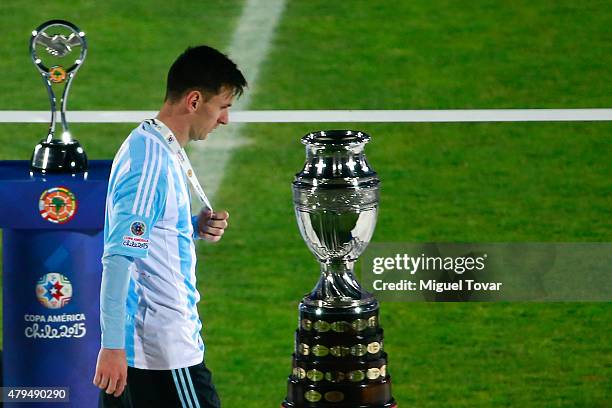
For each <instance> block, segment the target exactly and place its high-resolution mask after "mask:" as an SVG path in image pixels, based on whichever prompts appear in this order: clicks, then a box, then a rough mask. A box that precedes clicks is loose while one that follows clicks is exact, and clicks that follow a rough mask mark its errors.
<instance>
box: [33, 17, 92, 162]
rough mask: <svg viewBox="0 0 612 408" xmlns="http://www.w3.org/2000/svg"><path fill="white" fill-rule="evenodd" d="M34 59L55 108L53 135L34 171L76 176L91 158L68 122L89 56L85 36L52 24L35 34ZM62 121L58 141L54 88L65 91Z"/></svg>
mask: <svg viewBox="0 0 612 408" xmlns="http://www.w3.org/2000/svg"><path fill="white" fill-rule="evenodd" d="M30 55H31V57H32V61H33V62H34V65H35V66H36V69H38V72H39V73H40V75H41V77H42V80H43V83H44V84H45V87H46V88H47V93H48V95H49V102H50V104H51V123H50V124H49V133H48V135H47V137H46V138H45V139H42V140H41V141H40V143H39V144H38V145H36V147H35V148H34V152H33V154H32V163H31V168H32V170H36V171H40V172H43V173H46V172H68V173H76V172H83V171H86V170H87V155H86V154H85V151H84V150H83V148H82V147H81V145H80V144H79V142H78V141H77V140H76V139H73V138H72V135H71V134H70V130H69V129H68V123H67V122H66V103H67V101H68V92H69V91H70V85H71V83H72V80H73V79H74V76H75V75H76V72H77V71H78V70H79V68H80V67H81V65H83V61H85V56H86V55H87V40H86V39H85V33H84V32H83V31H81V30H79V28H78V27H77V26H75V25H74V24H72V23H70V22H68V21H64V20H50V21H47V22H45V23H43V24H41V25H40V26H39V27H38V28H36V29H35V30H34V31H32V36H31V38H30ZM62 86H63V90H62V93H61V95H62V96H61V102H60V109H59V112H60V119H61V122H62V134H61V135H60V137H57V136H56V134H55V124H56V122H57V111H58V109H57V98H56V93H55V91H54V87H55V88H58V87H62Z"/></svg>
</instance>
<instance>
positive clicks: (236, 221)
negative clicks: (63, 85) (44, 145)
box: [0, 0, 612, 408]
mask: <svg viewBox="0 0 612 408" xmlns="http://www.w3.org/2000/svg"><path fill="white" fill-rule="evenodd" d="M241 7H242V2H241V1H220V0H219V1H211V2H206V5H203V2H195V1H190V2H182V3H181V5H180V6H177V5H174V4H171V3H169V2H161V1H152V2H148V3H147V5H146V6H144V5H143V6H140V7H138V6H134V5H132V4H131V3H130V2H118V1H111V2H104V3H94V2H90V1H83V2H76V3H74V2H53V3H41V4H40V5H36V6H34V5H32V6H30V5H27V6H26V5H25V3H22V2H17V1H5V2H3V3H2V4H0V26H1V27H3V32H4V33H5V35H4V39H3V42H2V45H0V61H2V63H3V64H4V68H5V76H4V80H3V81H1V82H0V110H13V109H23V110H45V109H47V108H48V106H47V105H48V104H47V99H46V94H45V90H44V88H43V86H42V84H41V83H40V79H38V78H37V73H36V71H35V69H34V67H33V65H32V63H31V61H30V59H29V55H28V53H27V41H28V36H29V33H30V31H31V30H32V29H33V28H35V27H36V26H37V25H38V24H40V23H41V22H43V21H45V20H47V19H50V18H64V19H67V20H71V21H73V22H74V23H76V24H78V25H79V26H81V28H82V29H84V30H85V31H86V32H87V34H88V40H89V44H90V53H89V56H88V59H87V61H86V62H85V64H84V66H83V68H82V70H81V71H80V72H79V74H78V75H77V78H76V79H75V81H74V84H73V89H72V93H71V99H70V102H69V104H68V107H69V110H70V109H74V110H80V109H87V110H104V109H109V110H111V109H112V110H122V109H125V110H145V109H156V108H158V107H159V106H160V104H161V99H162V97H163V92H164V80H165V75H166V72H167V68H168V67H169V64H170V63H171V62H172V61H173V59H174V58H175V57H176V55H177V54H178V53H180V52H181V51H182V50H183V49H184V48H185V47H186V46H187V45H193V44H200V43H208V44H211V45H213V46H216V47H219V48H221V49H227V48H228V46H229V42H230V39H231V36H232V33H233V31H234V29H235V25H236V22H237V19H238V17H239V15H240V13H241ZM610 27H612V3H611V2H610V1H596V2H580V3H576V2H572V1H559V2H554V3H553V2H548V1H529V2H528V1H515V2H495V1H486V0H477V1H473V2H470V3H466V2H452V1H440V0H434V1H421V0H418V1H417V0H415V1H408V0H406V1H397V2H368V1H337V2H329V1H323V0H313V1H297V0H294V1H288V3H287V6H286V10H285V13H284V15H283V17H282V20H281V21H280V25H279V27H278V29H277V31H276V34H275V37H274V41H273V44H272V47H271V52H270V54H269V55H268V57H267V58H266V59H265V61H264V63H263V66H262V67H261V76H260V78H259V80H258V82H257V83H256V85H255V88H254V92H253V95H252V106H251V107H250V108H251V109H444V108H448V109H459V108H579V107H585V108H587V107H588V108H597V107H599V108H609V107H612V94H611V93H610V85H609V84H610V83H611V80H612V73H611V71H610V69H609V67H610V66H612V42H611V41H610V38H611V37H610V36H611V33H612V32H611V30H610ZM68 119H70V117H69V116H68ZM132 127H134V125H131V124H120V125H119V124H111V125H93V124H74V125H72V130H73V133H74V134H75V136H76V137H77V138H78V139H79V140H80V141H81V143H82V144H83V145H84V147H85V149H86V150H87V152H88V154H89V157H90V158H92V159H110V158H112V156H113V154H114V152H115V151H116V149H117V148H118V146H119V144H120V143H121V141H122V140H123V139H124V138H125V136H126V135H127V133H128V132H129V131H130V129H131V128H132ZM345 127H351V128H358V129H361V130H364V131H367V132H368V133H370V134H371V135H372V141H371V143H370V144H369V145H368V147H367V149H366V151H367V154H368V158H369V160H370V163H371V164H372V166H373V167H374V168H375V169H376V170H377V171H378V173H379V175H380V178H381V180H382V182H383V187H382V191H381V203H380V213H379V221H378V225H377V229H376V233H375V235H374V238H373V242H432V241H438V242H509V241H517V242H591V241H598V242H609V241H611V240H612V178H611V176H612V164H611V162H612V160H611V158H612V142H611V141H610V134H611V132H612V124H611V123H602V122H600V123H590V122H582V123H577V122H574V123H508V124H500V123H480V124H329V123H327V124H326V123H321V124H252V125H248V126H246V127H245V128H244V134H245V136H246V137H248V138H249V139H250V140H251V141H252V143H251V144H250V145H247V146H244V147H241V148H239V149H237V150H236V151H235V152H234V153H233V156H232V159H231V162H230V165H229V167H228V168H227V170H226V173H225V174H224V175H223V179H222V184H221V188H220V190H219V194H218V195H217V196H216V197H215V199H214V202H215V205H216V207H218V208H227V209H228V210H229V212H230V214H231V219H230V221H231V222H230V225H231V227H230V230H228V232H227V234H226V236H225V237H224V239H223V241H222V242H221V243H220V244H217V245H200V246H199V249H198V251H199V259H200V263H199V270H198V271H199V289H200V292H201V294H202V302H201V303H200V313H201V317H202V320H203V323H204V331H203V334H204V337H205V341H206V343H207V354H206V359H207V363H208V364H209V365H210V366H211V368H212V370H213V372H214V374H215V381H216V384H217V387H218V389H219V392H220V394H221V398H222V400H223V402H224V405H225V406H228V407H249V408H251V407H252V408H260V407H261V408H269V407H276V406H278V404H279V403H280V402H281V401H282V399H283V397H284V393H285V387H286V377H287V375H288V374H289V372H290V364H291V352H292V348H293V332H294V330H295V328H296V323H297V304H298V301H299V299H300V298H301V297H302V296H303V294H304V293H305V292H307V291H309V290H310V289H311V288H312V286H313V285H314V283H315V282H316V279H317V276H318V266H317V264H316V262H315V260H314V257H313V256H312V255H311V254H310V253H309V252H308V250H307V248H306V246H305V244H304V242H303V241H302V239H301V237H300V235H299V232H298V229H297V225H296V223H295V218H294V214H293V207H292V202H291V188H290V183H291V181H292V177H293V174H294V173H295V172H297V171H298V170H299V169H300V167H301V166H302V164H303V159H304V151H303V146H302V145H301V144H300V143H299V138H300V137H301V136H302V135H303V134H304V133H307V132H308V131H310V130H318V129H326V128H345ZM45 132H46V125H44V124H27V125H25V124H20V125H12V124H11V125H9V124H3V125H0V146H2V148H0V159H2V160H5V159H27V158H29V156H30V154H31V149H32V148H33V146H34V144H35V143H36V142H37V141H38V140H39V139H40V138H41V137H42V136H43V135H45ZM212 137H215V135H214V134H213V136H212ZM611 312H612V308H611V307H610V305H609V303H599V304H596V303H549V304H543V303H495V304H494V303H490V304H477V303H472V304H453V303H421V304H418V303H383V304H382V309H381V323H382V325H383V326H384V328H385V348H386V350H387V352H388V353H389V370H390V374H391V376H392V377H393V392H394V395H395V397H396V399H397V400H398V402H399V403H400V407H409V406H415V407H500V406H502V407H511V406H512V407H514V406H526V407H605V406H609V401H610V399H611V398H612V392H611V390H612V380H611V377H612V374H611V371H612V346H611V345H610V341H611V339H612V338H611V336H610V327H611V325H612V316H611ZM92 374H93V373H92Z"/></svg>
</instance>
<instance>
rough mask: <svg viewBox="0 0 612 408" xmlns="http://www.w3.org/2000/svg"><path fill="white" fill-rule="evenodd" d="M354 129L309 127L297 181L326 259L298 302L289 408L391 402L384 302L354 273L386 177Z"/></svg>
mask: <svg viewBox="0 0 612 408" xmlns="http://www.w3.org/2000/svg"><path fill="white" fill-rule="evenodd" d="M369 140H370V137H369V136H368V135H367V134H365V133H364V132H359V131H354V130H329V131H319V132H314V133H309V134H307V135H306V136H304V137H303V138H302V143H304V144H305V145H306V163H305V165H304V168H303V169H302V171H300V172H299V173H297V174H296V176H295V180H294V182H293V204H294V207H295V214H296V217H297V222H298V226H299V229H300V232H301V234H302V238H304V241H306V244H307V245H308V248H310V250H311V251H312V253H313V254H314V255H315V257H316V258H317V260H318V261H319V263H320V265H321V275H320V278H319V281H318V282H317V284H316V286H315V288H314V289H313V290H312V291H311V292H310V293H309V294H307V295H306V296H305V297H304V298H303V299H302V302H301V303H300V305H299V328H298V330H297V331H296V335H295V336H296V337H295V350H294V354H293V370H292V373H291V375H290V376H289V380H288V386H287V397H286V398H285V400H284V401H283V403H282V407H284V408H301V407H319V406H320V407H329V406H332V405H330V404H333V406H334V407H338V408H349V407H350V408H354V407H362V408H365V407H367V408H393V407H396V406H397V404H396V403H395V400H394V399H393V396H392V395H391V378H390V376H389V373H388V370H387V354H386V352H385V351H384V350H383V331H382V328H381V327H380V325H379V320H378V311H379V306H378V302H377V301H376V299H375V298H374V297H373V296H372V294H370V293H369V292H367V291H365V290H363V289H362V288H361V286H360V285H359V283H358V282H357V279H356V278H355V274H354V265H355V261H356V260H357V258H358V257H359V256H360V255H361V254H362V253H363V251H364V250H365V248H366V246H367V245H368V243H369V242H370V239H371V238H372V234H373V233H374V228H375V226H376V218H377V213H378V201H379V184H380V180H379V179H378V176H377V175H376V172H374V170H373V169H372V167H371V166H370V164H369V163H368V161H367V159H366V156H365V153H364V147H365V144H366V143H367V142H368V141H369Z"/></svg>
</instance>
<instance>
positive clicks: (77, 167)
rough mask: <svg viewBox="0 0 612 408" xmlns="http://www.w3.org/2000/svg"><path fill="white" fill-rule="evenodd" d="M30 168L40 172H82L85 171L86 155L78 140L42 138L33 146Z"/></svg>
mask: <svg viewBox="0 0 612 408" xmlns="http://www.w3.org/2000/svg"><path fill="white" fill-rule="evenodd" d="M30 168H31V169H32V171H36V172H40V173H82V172H85V171H87V155H86V154H85V150H83V148H82V147H81V144H80V143H79V142H78V140H73V141H71V142H69V143H64V142H63V141H61V140H58V139H53V140H51V141H50V142H49V141H47V140H46V139H43V140H41V141H40V143H38V144H37V145H36V147H35V148H34V152H33V153H32V161H31V165H30Z"/></svg>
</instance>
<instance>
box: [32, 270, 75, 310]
mask: <svg viewBox="0 0 612 408" xmlns="http://www.w3.org/2000/svg"><path fill="white" fill-rule="evenodd" d="M36 297H37V298H38V301H39V302H40V303H41V304H42V305H43V306H44V307H46V308H48V309H60V308H62V307H64V306H66V305H67V304H68V302H70V299H72V284H71V283H70V280H68V278H67V277H65V276H64V275H62V274H60V273H56V272H51V273H47V274H46V275H43V276H41V278H40V279H39V280H38V282H37V283H36Z"/></svg>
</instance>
